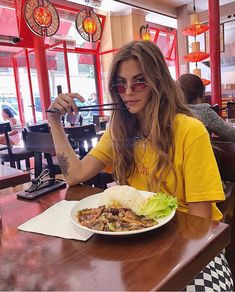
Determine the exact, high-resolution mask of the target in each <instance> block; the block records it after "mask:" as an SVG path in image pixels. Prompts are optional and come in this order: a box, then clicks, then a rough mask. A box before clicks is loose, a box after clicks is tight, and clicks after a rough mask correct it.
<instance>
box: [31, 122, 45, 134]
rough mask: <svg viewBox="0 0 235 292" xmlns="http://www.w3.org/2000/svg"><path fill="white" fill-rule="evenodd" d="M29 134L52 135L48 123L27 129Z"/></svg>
mask: <svg viewBox="0 0 235 292" xmlns="http://www.w3.org/2000/svg"><path fill="white" fill-rule="evenodd" d="M26 130H27V132H41V133H50V128H49V125H48V124H47V123H44V124H39V125H33V126H28V127H26Z"/></svg>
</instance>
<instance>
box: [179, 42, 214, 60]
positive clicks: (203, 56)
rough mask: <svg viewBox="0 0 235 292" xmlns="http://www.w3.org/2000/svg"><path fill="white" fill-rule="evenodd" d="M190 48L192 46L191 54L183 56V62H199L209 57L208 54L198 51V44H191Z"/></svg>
mask: <svg viewBox="0 0 235 292" xmlns="http://www.w3.org/2000/svg"><path fill="white" fill-rule="evenodd" d="M191 46H192V52H191V53H189V54H187V55H185V56H184V60H185V61H187V62H200V61H202V60H205V59H207V58H208V57H209V54H208V53H205V52H201V51H200V42H193V43H192V44H191Z"/></svg>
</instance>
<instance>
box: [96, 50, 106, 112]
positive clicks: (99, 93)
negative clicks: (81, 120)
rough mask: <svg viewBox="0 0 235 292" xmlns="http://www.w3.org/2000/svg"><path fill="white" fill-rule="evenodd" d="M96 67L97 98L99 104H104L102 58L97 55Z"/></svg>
mask: <svg viewBox="0 0 235 292" xmlns="http://www.w3.org/2000/svg"><path fill="white" fill-rule="evenodd" d="M95 65H96V73H97V74H96V86H97V96H98V103H100V104H102V103H103V100H104V98H103V87H102V76H101V64H100V56H99V55H95ZM100 114H101V116H103V115H104V111H103V110H101V111H100Z"/></svg>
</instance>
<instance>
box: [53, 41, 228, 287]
mask: <svg viewBox="0 0 235 292" xmlns="http://www.w3.org/2000/svg"><path fill="white" fill-rule="evenodd" d="M109 90H110V95H111V97H112V100H113V102H114V103H120V104H121V105H122V107H124V108H125V109H124V110H115V111H113V113H112V116H111V120H110V126H109V129H108V130H106V132H105V133H104V135H103V136H102V137H101V139H100V141H99V142H98V143H97V145H96V147H95V148H93V149H92V150H91V151H90V152H89V154H88V155H87V156H86V157H84V158H83V159H82V160H79V159H78V158H77V156H76V154H75V152H74V151H73V149H72V147H71V146H70V145H69V143H68V141H67V139H66V136H65V134H64V130H63V128H62V126H61V123H60V116H61V114H65V113H70V114H71V113H72V112H74V113H75V114H76V113H77V111H78V109H77V107H76V104H75V102H74V99H76V98H77V99H79V100H80V101H84V98H83V97H81V96H80V95H79V94H76V93H67V94H60V95H59V96H58V97H57V98H56V99H55V100H54V101H53V102H52V104H51V105H50V109H57V110H59V111H60V113H58V112H57V113H49V114H48V118H49V122H50V126H51V132H52V135H53V140H54V144H55V148H56V153H57V157H58V160H59V163H60V167H61V170H62V172H63V174H64V177H65V179H66V181H67V182H68V184H70V185H75V184H78V183H81V182H84V181H86V180H88V179H89V178H92V177H93V176H95V175H96V174H98V173H99V172H100V171H101V170H102V169H104V167H105V166H108V165H111V166H112V168H113V171H114V176H115V178H116V181H117V182H118V183H119V184H121V185H124V184H128V185H130V186H133V187H135V188H136V189H140V190H145V191H152V192H158V191H162V192H166V193H169V194H172V195H174V196H176V197H177V200H178V209H179V210H181V211H184V212H188V213H190V214H193V215H197V216H202V217H206V218H210V219H213V220H220V219H221V218H222V214H221V213H220V211H219V209H218V208H217V207H216V204H215V202H216V201H221V200H224V199H225V197H224V192H223V188H222V184H221V180H220V175H219V171H218V167H217V163H216V160H215V157H214V154H213V150H212V148H211V143H210V139H209V135H208V132H207V130H206V128H205V127H204V125H203V124H202V123H201V122H200V121H199V120H198V119H195V118H193V117H192V113H191V111H190V110H189V109H188V107H187V106H185V105H184V102H183V99H184V98H183V92H182V90H181V89H180V87H179V86H177V84H176V83H175V82H174V80H173V79H172V77H171V75H170V72H169V70H168V67H167V65H166V62H165V60H164V57H163V55H162V53H161V51H160V49H159V48H158V47H157V46H156V45H155V44H154V43H152V42H150V41H133V42H130V43H128V44H126V45H125V46H123V47H122V48H121V49H120V50H119V51H118V52H117V53H116V55H115V56H114V59H113V62H112V65H111V70H110V75H109ZM215 260H216V261H219V262H220V265H221V266H223V270H222V268H221V270H222V271H223V272H222V273H223V276H222V279H224V281H223V282H224V283H222V284H221V287H225V290H230V291H231V290H232V286H233V283H232V279H231V272H230V269H229V268H228V266H227V261H226V258H225V256H224V253H220V254H219V255H218V256H217V257H216V259H214V260H213V261H212V262H211V263H210V264H209V265H208V266H207V267H206V268H205V270H203V271H202V272H201V273H200V274H199V275H198V277H196V278H195V279H194V281H193V283H191V284H190V285H189V286H187V287H186V290H190V289H191V288H192V286H191V285H193V287H194V288H193V289H195V285H197V284H199V283H198V281H199V282H200V283H201V279H202V276H203V274H204V272H206V273H208V272H209V273H210V272H211V270H212V269H213V270H214V268H213V267H214V266H215V262H214V261H215ZM216 272H217V271H214V272H213V273H214V275H217V277H218V278H219V276H218V274H219V273H221V272H220V271H219V272H218V274H217V273H216ZM225 278H226V279H229V281H227V280H226V281H225ZM197 279H200V280H197ZM199 285H200V284H199ZM212 285H213V284H212V282H211V283H210V282H209V281H207V283H204V284H203V285H202V286H200V287H199V289H200V288H201V289H200V290H206V289H207V287H210V286H212ZM212 287H213V286H212Z"/></svg>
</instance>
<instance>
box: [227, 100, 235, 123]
mask: <svg viewBox="0 0 235 292" xmlns="http://www.w3.org/2000/svg"><path fill="white" fill-rule="evenodd" d="M226 112H227V118H228V119H235V104H234V102H227V109H226Z"/></svg>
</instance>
